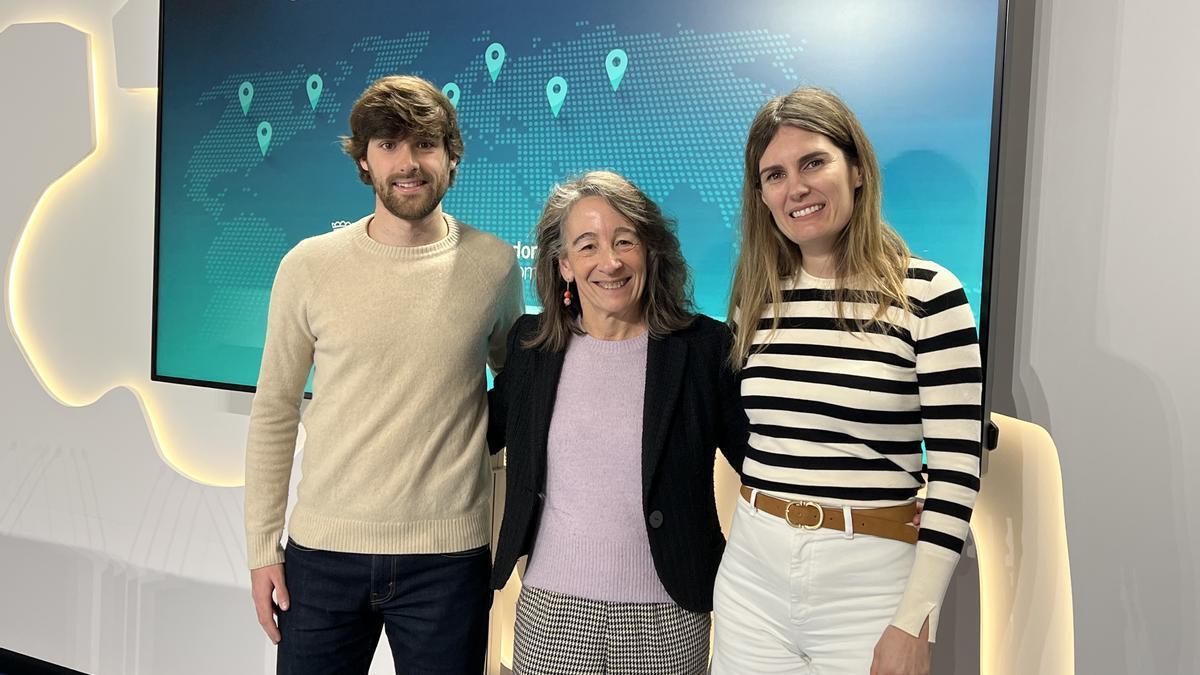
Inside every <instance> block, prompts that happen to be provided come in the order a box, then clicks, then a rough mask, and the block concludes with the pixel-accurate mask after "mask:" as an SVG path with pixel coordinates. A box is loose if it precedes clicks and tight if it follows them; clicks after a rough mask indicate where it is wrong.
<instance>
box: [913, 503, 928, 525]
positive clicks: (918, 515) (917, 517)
mask: <svg viewBox="0 0 1200 675" xmlns="http://www.w3.org/2000/svg"><path fill="white" fill-rule="evenodd" d="M924 510H925V500H924V499H918V500H917V513H916V515H914V516H913V519H912V524H913V527H915V528H917V529H921V512H922V511H924Z"/></svg>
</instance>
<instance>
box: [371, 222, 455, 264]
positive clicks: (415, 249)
mask: <svg viewBox="0 0 1200 675" xmlns="http://www.w3.org/2000/svg"><path fill="white" fill-rule="evenodd" d="M444 216H445V218H446V230H447V232H446V236H444V237H442V238H441V239H439V240H438V241H435V242H433V243H432V244H425V245H424V246H389V245H387V244H381V243H379V242H377V241H375V240H374V239H372V238H371V236H370V235H369V234H367V225H368V224H369V223H370V222H371V218H372V216H367V217H365V218H361V219H359V220H358V221H356V222H355V223H353V224H351V225H350V226H349V227H348V228H347V229H348V230H349V231H350V237H351V238H352V239H353V240H354V243H355V244H357V245H358V246H359V247H361V248H362V249H364V250H366V251H367V252H368V253H371V254H373V255H378V256H382V257H384V258H391V259H392V260H419V259H421V258H432V257H434V256H439V255H441V254H443V253H446V252H447V251H452V250H454V247H455V246H457V245H458V240H459V237H460V236H461V230H460V229H459V226H458V221H457V220H455V219H454V216H451V215H450V214H448V213H447V214H444Z"/></svg>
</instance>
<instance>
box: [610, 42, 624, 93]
mask: <svg viewBox="0 0 1200 675" xmlns="http://www.w3.org/2000/svg"><path fill="white" fill-rule="evenodd" d="M627 67H629V55H628V54H626V53H625V50H624V49H614V50H612V51H611V52H609V53H608V56H606V57H604V69H605V70H607V71H608V81H609V83H610V84H612V88H613V91H616V90H617V87H619V86H621V78H623V77H625V69H626V68H627Z"/></svg>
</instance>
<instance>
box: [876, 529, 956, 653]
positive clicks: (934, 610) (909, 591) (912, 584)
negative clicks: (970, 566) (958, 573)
mask: <svg viewBox="0 0 1200 675" xmlns="http://www.w3.org/2000/svg"><path fill="white" fill-rule="evenodd" d="M958 558H959V556H958V555H956V554H955V553H952V552H950V551H948V550H946V549H944V548H941V547H940V546H937V545H935V544H929V543H926V542H923V541H922V542H917V555H916V559H915V560H913V568H912V573H911V574H910V575H909V577H908V586H907V587H906V588H905V589H904V597H903V598H901V600H900V606H899V607H897V608H896V614H895V615H894V616H893V617H892V622H891V625H893V626H895V627H896V628H899V629H900V630H902V631H904V632H905V633H908V634H909V635H912V636H913V637H917V636H918V635H920V633H921V626H923V625H924V623H925V619H926V618H928V619H929V641H930V642H936V639H937V625H938V615H939V614H940V613H941V610H942V600H943V598H944V597H945V595H946V587H947V586H949V585H950V578H951V577H952V576H953V575H954V567H955V566H956V565H957V564H958Z"/></svg>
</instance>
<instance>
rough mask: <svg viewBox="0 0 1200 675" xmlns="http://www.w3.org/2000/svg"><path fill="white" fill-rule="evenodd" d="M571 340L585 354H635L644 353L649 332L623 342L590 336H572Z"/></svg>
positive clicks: (647, 343)
mask: <svg viewBox="0 0 1200 675" xmlns="http://www.w3.org/2000/svg"><path fill="white" fill-rule="evenodd" d="M571 339H572V340H574V341H576V342H577V343H578V344H577V345H576V349H580V350H582V351H583V352H584V353H585V354H594V355H602V354H636V353H638V352H642V353H645V352H646V349H647V347H648V345H649V340H650V331H644V332H642V333H641V334H640V335H636V336H634V337H631V338H626V339H624V340H600V339H597V338H594V337H592V336H590V335H572V336H571Z"/></svg>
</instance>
